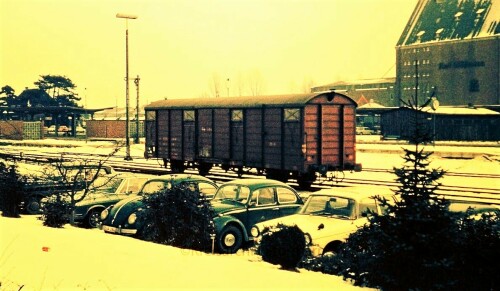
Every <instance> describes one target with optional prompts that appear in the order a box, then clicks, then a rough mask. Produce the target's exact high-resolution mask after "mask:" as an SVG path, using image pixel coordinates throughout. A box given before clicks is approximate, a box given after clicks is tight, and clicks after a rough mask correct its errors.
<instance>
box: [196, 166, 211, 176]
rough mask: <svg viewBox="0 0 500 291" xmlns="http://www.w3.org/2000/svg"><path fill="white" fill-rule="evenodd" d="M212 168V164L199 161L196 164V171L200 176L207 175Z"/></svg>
mask: <svg viewBox="0 0 500 291" xmlns="http://www.w3.org/2000/svg"><path fill="white" fill-rule="evenodd" d="M211 169H212V164H209V163H200V164H199V165H198V172H199V173H200V175H201V176H206V175H208V172H210V170H211Z"/></svg>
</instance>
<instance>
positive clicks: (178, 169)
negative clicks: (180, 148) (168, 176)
mask: <svg viewBox="0 0 500 291" xmlns="http://www.w3.org/2000/svg"><path fill="white" fill-rule="evenodd" d="M170 170H171V171H172V172H173V173H184V170H186V167H185V166H184V162H183V161H171V162H170Z"/></svg>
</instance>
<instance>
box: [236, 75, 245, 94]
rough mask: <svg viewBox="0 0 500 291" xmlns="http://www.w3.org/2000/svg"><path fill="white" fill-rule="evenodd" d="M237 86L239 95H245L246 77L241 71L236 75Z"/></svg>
mask: <svg viewBox="0 0 500 291" xmlns="http://www.w3.org/2000/svg"><path fill="white" fill-rule="evenodd" d="M236 88H237V90H238V95H239V96H243V95H244V94H245V78H244V76H243V73H241V72H239V73H238V76H237V77H236Z"/></svg>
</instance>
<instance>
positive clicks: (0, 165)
mask: <svg viewBox="0 0 500 291" xmlns="http://www.w3.org/2000/svg"><path fill="white" fill-rule="evenodd" d="M24 183H25V178H24V177H22V176H21V175H20V174H19V173H18V172H17V167H16V165H8V164H6V163H4V162H0V211H2V216H6V217H19V216H20V215H19V214H20V209H19V207H20V205H21V202H22V201H23V199H24V195H25V193H24V187H23V185H24Z"/></svg>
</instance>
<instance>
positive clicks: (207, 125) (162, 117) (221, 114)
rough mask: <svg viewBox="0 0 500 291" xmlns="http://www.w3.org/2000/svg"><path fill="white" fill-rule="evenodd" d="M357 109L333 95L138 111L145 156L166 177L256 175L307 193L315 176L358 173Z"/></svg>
mask: <svg viewBox="0 0 500 291" xmlns="http://www.w3.org/2000/svg"><path fill="white" fill-rule="evenodd" d="M356 106H357V104H356V103H355V102H354V101H353V100H352V99H351V98H349V97H347V96H345V95H342V94H339V93H335V92H323V93H310V94H293V95H279V96H253V97H227V98H199V99H171V100H161V101H156V102H153V103H151V104H149V105H148V106H146V108H145V110H146V152H145V155H146V157H147V158H160V159H163V160H164V162H165V166H166V165H167V164H168V163H169V164H170V168H171V170H172V171H173V172H183V171H184V170H185V169H186V168H197V169H198V170H199V172H200V174H201V175H206V174H207V173H208V172H209V171H210V169H211V168H212V167H213V166H220V167H221V168H222V169H225V170H234V171H236V172H237V173H239V174H242V173H243V172H245V171H246V170H247V169H256V170H257V172H258V173H260V174H265V175H266V177H268V178H272V179H277V180H281V181H287V180H288V179H289V178H293V179H297V181H298V183H299V184H300V185H301V186H302V187H307V186H310V185H311V183H312V182H313V181H315V180H316V176H317V173H319V174H321V175H325V174H326V172H328V171H334V170H360V169H361V166H360V165H358V164H356V149H355V144H356V134H355V131H356V130H355V129H356V124H355V120H356V118H355V116H356Z"/></svg>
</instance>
